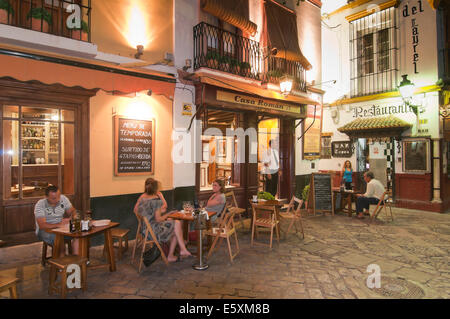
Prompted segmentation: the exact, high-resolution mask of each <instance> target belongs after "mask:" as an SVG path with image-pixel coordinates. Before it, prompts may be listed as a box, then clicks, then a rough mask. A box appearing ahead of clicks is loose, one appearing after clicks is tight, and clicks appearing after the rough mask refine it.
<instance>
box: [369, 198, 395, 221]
mask: <svg viewBox="0 0 450 319" xmlns="http://www.w3.org/2000/svg"><path fill="white" fill-rule="evenodd" d="M381 198H383V199H384V200H379V201H378V204H377V206H376V207H375V210H374V211H373V212H372V214H370V212H369V214H370V219H369V224H370V223H372V222H373V221H374V220H375V219H376V218H377V216H378V214H379V213H380V212H381V210H382V209H383V208H384V213H385V215H386V218H388V217H389V216H388V212H387V207H389V211H390V213H391V221H394V215H393V213H392V206H391V205H392V202H393V201H392V191H391V190H386V191H385V192H384V193H383V195H381ZM369 207H370V206H369Z"/></svg>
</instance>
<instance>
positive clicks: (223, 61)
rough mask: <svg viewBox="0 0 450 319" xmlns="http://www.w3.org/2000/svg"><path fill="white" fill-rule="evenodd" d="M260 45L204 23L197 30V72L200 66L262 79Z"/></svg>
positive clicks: (195, 50)
mask: <svg viewBox="0 0 450 319" xmlns="http://www.w3.org/2000/svg"><path fill="white" fill-rule="evenodd" d="M261 59H262V55H261V50H260V49H259V43H258V42H256V41H253V40H251V39H248V38H244V37H242V36H239V35H236V34H233V33H231V32H228V31H225V30H223V29H219V28H217V27H215V26H212V25H209V24H207V23H205V22H201V23H199V24H198V25H196V26H195V27H194V70H197V69H199V68H201V67H207V68H210V69H215V70H220V71H224V72H228V73H233V74H238V75H241V76H244V77H248V78H254V79H259V76H260V74H261Z"/></svg>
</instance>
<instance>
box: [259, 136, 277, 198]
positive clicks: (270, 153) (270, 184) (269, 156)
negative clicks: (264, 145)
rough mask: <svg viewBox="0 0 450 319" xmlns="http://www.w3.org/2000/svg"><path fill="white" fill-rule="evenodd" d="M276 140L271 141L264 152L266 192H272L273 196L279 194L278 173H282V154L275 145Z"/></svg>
mask: <svg viewBox="0 0 450 319" xmlns="http://www.w3.org/2000/svg"><path fill="white" fill-rule="evenodd" d="M274 142H275V141H274V140H270V141H269V148H268V149H267V152H266V154H264V158H263V163H264V170H263V173H264V174H265V176H266V192H269V193H271V194H272V195H273V196H275V195H276V194H277V190H278V175H279V174H280V172H281V171H280V156H279V154H278V151H277V150H276V149H275V148H272V147H273V144H274Z"/></svg>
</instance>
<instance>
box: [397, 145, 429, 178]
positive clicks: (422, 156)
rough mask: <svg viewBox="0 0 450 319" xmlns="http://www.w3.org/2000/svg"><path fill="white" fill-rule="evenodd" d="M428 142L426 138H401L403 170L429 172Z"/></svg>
mask: <svg viewBox="0 0 450 319" xmlns="http://www.w3.org/2000/svg"><path fill="white" fill-rule="evenodd" d="M429 158H430V143H429V141H428V140H426V139H406V140H403V171H404V172H411V173H429V172H430V164H429Z"/></svg>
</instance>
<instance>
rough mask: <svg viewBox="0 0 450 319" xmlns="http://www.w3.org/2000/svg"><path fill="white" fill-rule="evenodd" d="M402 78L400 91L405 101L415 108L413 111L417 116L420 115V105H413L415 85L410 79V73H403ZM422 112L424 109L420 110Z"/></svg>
mask: <svg viewBox="0 0 450 319" xmlns="http://www.w3.org/2000/svg"><path fill="white" fill-rule="evenodd" d="M402 78H403V79H402V81H401V82H400V85H399V86H398V90H399V91H400V94H401V96H402V99H403V102H405V104H406V105H407V106H409V107H410V108H411V109H412V110H413V112H414V114H415V115H416V116H418V114H419V105H413V103H412V97H413V94H414V89H415V85H414V83H412V82H411V81H410V80H409V79H408V74H403V75H402ZM422 112H423V110H421V111H420V113H422Z"/></svg>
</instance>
